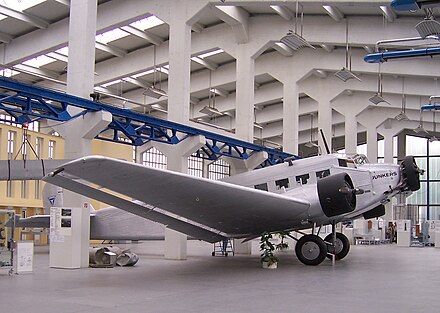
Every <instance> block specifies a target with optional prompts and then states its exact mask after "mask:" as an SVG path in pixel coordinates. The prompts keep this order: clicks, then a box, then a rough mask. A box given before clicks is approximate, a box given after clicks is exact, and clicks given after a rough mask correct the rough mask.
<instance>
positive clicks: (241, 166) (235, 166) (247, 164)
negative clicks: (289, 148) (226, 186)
mask: <svg viewBox="0 0 440 313" xmlns="http://www.w3.org/2000/svg"><path fill="white" fill-rule="evenodd" d="M223 158H224V160H225V161H226V162H228V164H229V165H230V166H231V176H232V175H235V174H240V173H244V172H247V171H252V170H253V169H255V168H256V167H257V166H258V165H260V164H261V163H263V162H264V161H265V160H266V159H267V158H268V155H267V152H266V151H261V152H257V153H255V154H253V155H251V156H250V157H249V158H248V159H246V160H242V159H236V158H231V157H223Z"/></svg>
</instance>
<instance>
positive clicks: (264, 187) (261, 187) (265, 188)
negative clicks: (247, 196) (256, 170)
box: [254, 183, 268, 191]
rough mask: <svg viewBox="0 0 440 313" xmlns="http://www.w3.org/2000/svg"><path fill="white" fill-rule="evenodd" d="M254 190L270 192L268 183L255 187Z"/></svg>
mask: <svg viewBox="0 0 440 313" xmlns="http://www.w3.org/2000/svg"><path fill="white" fill-rule="evenodd" d="M254 188H255V189H258V190H264V191H268V189H267V183H264V184H258V185H255V186H254Z"/></svg>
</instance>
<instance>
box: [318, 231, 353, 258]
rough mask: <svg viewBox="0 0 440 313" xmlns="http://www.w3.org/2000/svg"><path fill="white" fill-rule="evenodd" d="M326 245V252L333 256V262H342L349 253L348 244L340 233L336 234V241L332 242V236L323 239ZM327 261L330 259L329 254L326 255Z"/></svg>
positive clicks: (346, 239)
mask: <svg viewBox="0 0 440 313" xmlns="http://www.w3.org/2000/svg"><path fill="white" fill-rule="evenodd" d="M324 241H325V243H326V244H327V251H328V252H329V253H332V254H334V255H335V260H336V261H338V260H342V259H343V258H345V257H346V256H347V254H348V252H349V251H350V242H349V241H348V238H347V237H346V236H345V235H344V234H342V233H336V240H335V241H334V242H333V234H328V235H327V236H326V237H325V238H324ZM327 257H328V258H329V259H331V258H332V256H331V255H330V254H327Z"/></svg>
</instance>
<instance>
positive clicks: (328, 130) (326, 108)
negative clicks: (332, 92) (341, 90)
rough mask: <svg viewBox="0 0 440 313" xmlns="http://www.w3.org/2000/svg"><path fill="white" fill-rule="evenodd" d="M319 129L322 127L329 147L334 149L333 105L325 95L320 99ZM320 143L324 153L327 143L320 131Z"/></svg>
mask: <svg viewBox="0 0 440 313" xmlns="http://www.w3.org/2000/svg"><path fill="white" fill-rule="evenodd" d="M318 129H322V131H323V133H324V136H325V138H326V140H327V144H328V146H329V147H328V148H329V149H330V151H332V142H331V138H332V107H331V104H330V101H329V100H328V99H325V98H324V97H322V98H320V99H319V100H318ZM318 145H319V146H320V147H321V150H322V153H323V154H324V153H326V151H325V148H324V147H325V144H324V141H323V139H322V136H321V134H320V133H319V132H318Z"/></svg>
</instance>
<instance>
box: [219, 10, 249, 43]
mask: <svg viewBox="0 0 440 313" xmlns="http://www.w3.org/2000/svg"><path fill="white" fill-rule="evenodd" d="M213 11H214V14H215V15H216V16H217V17H218V18H219V19H221V20H222V21H223V22H225V23H226V24H228V25H230V26H231V27H232V30H233V31H234V34H235V38H236V40H237V43H239V44H243V43H248V42H249V25H248V24H249V13H248V12H247V11H245V10H244V9H242V8H240V7H236V6H229V5H225V6H223V5H222V6H214V10H213Z"/></svg>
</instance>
